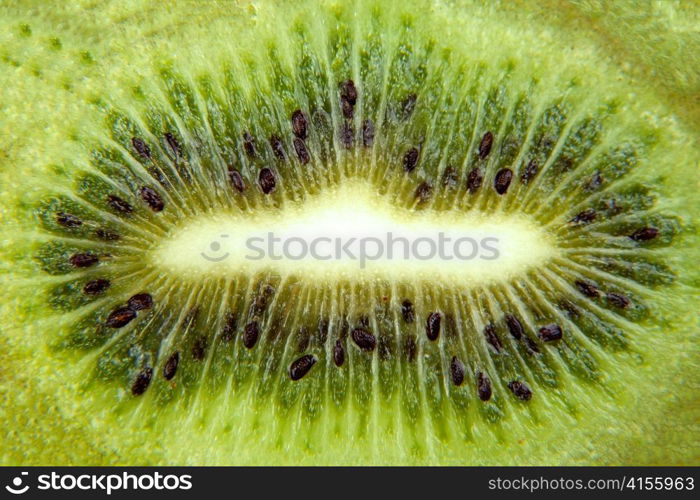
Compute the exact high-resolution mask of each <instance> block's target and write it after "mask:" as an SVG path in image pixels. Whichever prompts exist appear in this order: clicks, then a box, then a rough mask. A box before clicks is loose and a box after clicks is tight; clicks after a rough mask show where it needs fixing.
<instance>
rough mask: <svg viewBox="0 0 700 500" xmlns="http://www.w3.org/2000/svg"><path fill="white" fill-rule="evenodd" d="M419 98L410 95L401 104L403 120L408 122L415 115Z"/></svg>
mask: <svg viewBox="0 0 700 500" xmlns="http://www.w3.org/2000/svg"><path fill="white" fill-rule="evenodd" d="M417 100H418V96H417V95H416V94H409V95H408V96H406V98H405V99H404V100H403V102H402V103H401V119H402V120H404V121H405V120H408V119H409V118H410V117H411V115H412V114H413V110H414V109H415V107H416V101H417Z"/></svg>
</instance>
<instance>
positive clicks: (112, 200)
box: [55, 79, 660, 401]
mask: <svg viewBox="0 0 700 500" xmlns="http://www.w3.org/2000/svg"><path fill="white" fill-rule="evenodd" d="M359 97H360V96H359V92H358V88H357V86H356V85H355V83H354V82H353V81H352V80H350V79H347V80H345V81H343V82H341V83H340V84H339V87H338V98H339V105H340V110H341V115H342V121H341V123H340V124H339V128H338V130H337V134H338V136H337V137H338V139H339V142H340V144H341V145H342V146H343V147H344V148H346V149H351V148H353V147H354V146H355V137H356V124H355V117H356V114H357V105H358V102H359ZM417 100H418V96H417V94H415V93H411V94H409V95H407V96H406V97H405V98H404V99H403V100H401V101H400V102H394V103H392V104H391V116H390V118H391V119H392V120H393V122H394V123H396V122H397V121H399V122H405V121H407V120H409V118H410V117H411V116H412V114H413V112H414V109H415V107H416V104H417ZM323 113H325V112H324V111H322V110H321V114H323ZM311 116H312V119H313V122H310V121H309V117H308V115H307V113H306V112H305V111H303V110H302V109H296V110H294V111H293V112H292V113H291V115H290V120H291V131H292V136H291V140H292V143H291V145H292V147H293V149H290V150H289V152H290V156H292V155H294V154H295V155H296V158H297V160H298V161H299V164H301V165H302V166H303V165H307V164H308V163H309V162H310V161H311V153H310V150H309V145H308V143H307V141H308V140H309V137H310V134H311V133H313V132H314V131H313V130H311V123H313V125H314V126H319V127H320V126H321V125H319V123H320V122H319V121H318V120H317V118H318V117H319V111H318V110H317V111H315V112H313V113H312V115H311ZM320 118H323V116H321V117H320ZM358 125H359V126H361V139H362V145H363V146H364V147H371V146H372V145H373V144H374V139H375V134H376V131H375V125H374V123H373V122H372V121H371V120H370V119H364V120H363V121H362V123H361V124H359V123H358ZM328 126H329V123H328V119H327V115H326V124H325V127H328ZM164 140H165V143H166V144H167V147H168V148H169V150H170V152H171V153H172V155H170V154H169V156H171V157H173V158H174V159H175V160H176V161H177V160H178V159H179V158H180V157H181V155H182V148H181V145H180V143H179V142H178V140H177V139H176V137H175V136H174V135H173V134H172V133H170V132H166V133H165V134H164ZM494 141H495V137H494V134H493V133H492V132H491V131H486V132H485V133H484V134H483V135H482V137H481V140H480V142H479V144H478V148H477V151H476V153H475V161H476V166H474V167H473V168H472V169H471V170H470V171H469V172H468V173H467V176H466V188H467V191H468V192H469V193H471V194H474V193H477V192H478V191H479V190H480V189H481V188H482V186H483V184H484V179H485V172H486V169H487V167H486V164H487V160H488V159H489V157H490V153H491V152H492V150H493V146H494ZM268 142H269V146H270V148H271V150H272V153H273V155H274V157H275V158H276V159H277V160H279V161H286V160H288V153H287V150H286V149H285V143H284V142H283V139H282V138H281V137H280V136H278V135H274V134H273V135H271V136H270V137H269V138H268ZM262 144H263V145H264V143H262ZM242 145H243V150H244V152H245V154H246V156H248V157H249V158H256V157H257V155H258V148H259V147H260V144H259V143H257V142H256V139H255V137H254V136H253V135H252V133H251V132H250V131H245V132H243V134H242ZM131 147H132V149H133V151H134V152H135V155H136V156H137V157H138V158H139V159H140V160H141V161H142V162H143V163H144V166H145V167H147V169H148V171H149V172H151V174H152V175H153V177H154V178H155V179H156V180H159V181H160V183H161V185H163V186H165V185H166V184H165V179H164V178H163V176H162V174H161V173H160V172H159V171H158V170H156V169H155V167H154V166H153V165H154V163H155V161H154V157H153V155H152V152H151V148H150V147H149V145H148V144H147V143H146V142H145V141H144V140H143V139H141V138H140V137H132V138H131ZM400 154H401V156H399V157H398V158H397V159H396V160H397V161H398V162H400V163H401V165H402V167H403V171H404V172H405V173H406V174H411V173H413V172H414V171H416V169H417V167H418V165H419V164H420V163H421V161H424V160H422V159H421V155H422V154H425V153H424V151H423V143H422V140H421V141H418V143H417V144H408V145H406V149H404V150H402V152H401V153H400ZM539 160H540V161H542V158H540V159H539ZM561 160H562V161H563V162H565V163H568V166H567V167H566V168H567V169H569V168H571V163H572V160H571V159H570V158H563V157H562V158H561ZM149 164H150V165H151V166H150V167H149V166H148V165H149ZM539 169H540V165H539V163H538V160H537V159H529V160H528V162H527V164H526V165H525V166H524V168H523V169H522V171H521V173H520V182H521V183H522V184H525V185H526V184H528V183H529V182H530V181H531V180H532V179H534V178H535V177H536V176H537V175H538V172H539ZM226 174H227V179H228V182H230V184H231V187H232V188H233V189H234V190H235V191H237V192H239V193H243V192H244V191H245V190H246V188H247V181H246V179H245V178H244V177H243V175H242V174H241V171H239V170H238V169H236V168H235V167H234V166H233V165H229V166H228V170H227V172H226ZM515 175H516V174H515V173H514V171H513V170H512V169H510V168H501V169H500V170H498V171H497V172H496V173H495V176H494V180H493V189H494V190H495V192H496V193H497V194H498V195H500V196H504V195H506V194H507V193H508V190H509V189H510V186H511V184H512V183H513V181H514V177H515ZM438 182H441V183H442V185H443V187H445V188H452V187H455V186H457V185H459V183H460V173H459V172H458V170H457V169H456V168H455V167H454V166H452V165H448V166H447V167H446V169H445V172H444V174H443V176H442V179H441V181H438ZM604 182H605V179H603V177H602V176H601V174H600V172H595V173H594V174H593V175H592V177H591V178H590V179H588V181H587V182H586V183H584V185H583V189H584V190H588V191H595V190H597V189H599V188H600V186H602V185H603V183H604ZM254 183H255V181H254V180H251V181H250V184H253V185H254ZM277 183H278V176H277V174H276V173H275V170H274V169H273V167H272V166H264V167H262V168H261V169H260V170H259V171H258V179H257V184H258V186H259V188H260V190H261V191H262V193H263V194H265V195H268V194H271V193H273V192H275V190H276V188H277ZM436 185H437V184H436ZM433 190H434V187H433V185H432V184H431V183H430V182H428V181H427V180H422V181H420V182H419V183H418V184H417V187H416V189H415V191H414V198H415V200H416V201H417V203H425V202H427V201H428V200H429V199H430V198H431V197H432V196H433ZM124 198H125V197H120V196H117V195H115V194H109V195H107V197H106V199H103V200H102V203H106V206H107V207H108V208H109V209H110V210H111V211H112V212H113V213H116V214H117V215H121V216H129V215H130V214H132V213H133V212H134V211H135V207H136V206H137V205H138V204H139V203H141V202H143V203H145V205H146V206H147V207H148V208H150V210H151V211H153V212H161V211H162V210H164V208H165V202H164V200H163V197H162V196H161V194H160V193H159V191H158V190H157V189H156V188H154V187H152V186H145V185H140V184H137V185H136V187H135V193H134V195H133V197H127V198H128V199H129V201H127V200H126V199H124ZM578 210H580V208H579V209H578ZM599 210H600V213H598V212H597V211H596V210H595V209H593V208H587V209H584V210H580V211H578V213H576V214H575V215H573V217H571V218H570V219H569V224H570V225H572V226H583V225H586V224H590V223H592V222H594V221H596V220H597V219H598V218H601V217H602V216H603V215H605V214H606V213H608V212H611V213H615V214H617V213H620V211H621V210H622V209H621V208H620V207H618V206H616V201H615V200H611V201H609V202H606V204H605V205H604V206H603V207H602V208H599ZM55 221H56V223H57V224H58V225H60V226H62V227H64V228H68V229H71V228H78V227H81V226H87V227H88V228H89V229H93V227H92V226H91V225H90V221H88V220H86V221H83V220H81V219H80V218H79V217H77V216H75V215H73V214H70V213H67V212H63V211H59V212H56V213H55ZM576 229H578V227H576ZM95 234H96V235H97V236H98V237H99V238H100V239H102V240H105V241H112V240H116V239H119V237H120V236H119V235H118V234H116V233H114V232H112V231H110V230H107V229H105V228H97V229H95ZM659 234H660V230H659V229H657V228H655V227H651V226H647V227H641V228H638V229H636V230H634V231H633V232H629V233H628V232H625V233H624V234H623V235H622V237H625V238H629V239H631V240H633V241H635V242H640V243H641V242H646V241H650V240H654V239H655V238H657V237H658V236H659ZM105 257H109V256H105V255H102V254H101V255H99V256H98V255H96V254H94V253H92V252H89V251H87V252H80V253H75V254H73V255H71V256H70V258H69V262H70V264H71V266H73V267H75V268H87V267H90V266H94V265H96V264H97V263H99V262H100V259H101V258H105ZM574 285H575V287H576V289H577V290H578V291H579V292H580V293H581V294H583V295H584V296H585V297H588V298H591V299H604V300H606V301H607V302H608V303H609V304H610V305H612V306H615V307H617V308H622V309H624V308H627V307H629V306H630V304H631V301H630V299H629V298H628V297H626V296H625V295H623V294H621V293H617V292H608V291H606V290H604V289H601V288H599V286H598V285H597V284H596V283H592V282H589V281H586V280H582V279H580V280H576V281H575V282H574ZM110 286H111V283H110V281H109V280H107V279H104V278H98V279H93V280H90V281H87V282H86V283H84V285H83V287H82V292H83V294H85V295H88V296H96V295H99V294H102V293H104V292H105V291H106V290H108V289H109V288H110ZM273 293H274V289H272V287H270V286H266V287H263V288H262V289H261V292H260V293H259V294H258V295H257V296H256V298H255V300H254V302H253V304H252V305H251V309H250V311H249V314H248V316H247V317H246V318H247V319H246V320H245V321H241V323H244V325H243V331H242V333H241V342H242V344H243V345H244V346H245V347H246V348H247V349H252V348H253V347H255V345H256V344H257V343H258V340H259V337H260V335H261V325H263V324H264V323H263V321H262V315H263V313H264V311H265V309H266V307H267V306H268V304H269V302H270V298H271V296H272V294H273ZM559 305H560V308H561V309H562V310H565V311H566V312H567V313H568V314H569V317H571V318H575V317H578V315H579V311H578V310H577V309H576V307H575V306H574V304H572V303H571V302H569V301H567V300H566V299H562V300H561V302H560V303H559ZM152 307H153V299H152V297H151V295H150V294H148V293H139V294H136V295H133V296H132V297H130V298H129V300H128V301H127V304H126V305H125V306H121V307H118V308H116V309H114V310H113V311H112V312H111V313H110V314H109V316H108V317H107V319H106V321H105V325H106V326H108V327H110V328H121V327H123V326H125V325H127V324H129V323H130V322H131V321H132V320H133V319H135V318H136V317H137V315H138V313H139V311H143V310H147V309H150V308H152ZM197 312H198V309H197V308H193V309H192V310H191V311H190V312H189V313H188V314H187V315H186V317H185V320H184V321H183V325H184V327H185V328H189V326H190V325H191V324H192V323H193V321H194V318H195V316H196V314H197ZM400 312H401V318H402V319H403V322H404V323H406V324H411V323H414V322H415V321H416V311H415V309H414V305H413V303H412V302H411V301H410V300H408V299H406V300H403V301H402V303H401V306H400ZM445 321H446V324H445V327H446V328H445V331H446V333H448V334H449V333H450V331H451V329H450V316H449V315H447V316H445ZM504 322H505V326H506V327H507V332H509V333H510V335H511V336H512V338H513V339H515V340H516V341H519V342H520V343H522V344H523V345H524V346H526V347H527V349H528V351H529V353H530V354H532V353H539V352H540V350H539V349H540V347H538V344H537V343H536V342H535V341H534V340H532V339H531V338H530V337H529V336H528V334H527V333H526V329H525V327H524V326H523V323H522V322H521V320H520V319H518V317H517V316H515V315H513V314H506V315H505V317H504ZM238 324H239V318H237V317H236V315H235V314H234V313H228V314H227V316H226V317H225V319H224V322H223V327H222V330H221V335H220V339H221V340H222V341H223V342H224V343H229V342H232V341H233V340H234V338H235V335H236V331H237V328H238ZM442 326H443V325H442V315H441V314H440V313H439V312H429V313H428V315H427V317H426V319H425V334H426V337H427V339H428V340H429V341H431V342H436V341H438V339H439V336H440V331H441V327H442ZM328 328H329V322H328V320H325V322H323V321H322V322H320V323H319V339H322V340H321V342H325V341H326V338H327V335H328ZM504 332H505V330H504ZM533 333H534V334H535V335H536V338H538V339H539V340H540V341H541V342H545V343H550V342H556V341H558V340H561V339H562V338H563V330H562V327H561V326H560V325H559V324H556V323H550V324H545V325H543V326H539V327H535V328H534V330H533ZM295 335H297V336H298V338H297V340H298V342H297V344H296V350H297V351H298V353H299V354H302V353H304V352H305V351H306V350H307V349H308V348H309V346H310V345H311V333H310V331H309V329H308V328H307V327H302V328H300V329H299V330H298V332H297V333H295ZM348 337H349V338H350V339H351V340H352V342H353V343H354V344H355V345H356V346H357V347H358V348H359V349H360V350H362V351H365V352H372V351H374V350H375V349H376V350H377V351H378V353H379V356H380V359H387V358H388V357H389V355H390V353H391V348H392V347H391V346H390V343H389V341H387V338H386V337H385V336H382V334H381V333H380V334H379V335H378V336H375V334H373V333H372V329H371V328H370V320H369V317H367V316H362V317H360V318H358V326H357V327H355V328H353V329H351V328H350V325H349V323H348V322H347V320H344V322H343V325H342V327H341V332H340V335H339V338H337V339H336V340H335V343H334V345H333V349H332V357H333V362H334V364H335V365H336V366H337V367H342V366H343V365H344V363H345V357H346V353H345V350H346V346H347V340H346V339H347V338H348ZM483 338H484V340H485V342H486V344H487V346H489V348H490V349H491V350H492V351H493V352H494V353H495V354H501V353H502V352H503V351H504V344H503V343H502V340H501V338H499V333H498V331H497V328H496V325H495V324H494V323H487V324H486V325H485V326H484V328H483ZM540 345H541V344H540ZM207 348H208V338H207V337H206V336H203V335H202V336H199V337H195V338H193V342H192V347H191V355H192V358H193V359H194V360H195V361H201V360H203V359H204V358H205V355H206V351H207ZM399 349H400V352H401V354H402V355H403V356H404V357H405V359H406V360H407V361H408V362H413V361H415V360H416V357H417V352H418V343H417V338H416V337H415V336H413V335H407V336H405V337H404V338H403V341H402V345H401V346H400V347H399ZM180 358H181V353H180V351H175V352H173V353H172V354H170V356H169V357H168V358H167V360H166V361H165V363H164V365H163V368H162V374H163V377H164V379H165V380H172V379H173V378H174V377H175V375H176V373H177V369H178V365H179V363H180ZM317 362H318V359H317V357H316V356H314V355H313V354H302V355H301V356H299V357H298V358H297V359H295V360H294V361H293V362H292V363H291V364H290V365H289V368H288V375H289V377H290V379H291V380H293V381H298V380H300V379H302V378H303V377H305V376H306V375H307V374H309V373H310V372H311V370H312V368H313V366H314V365H315V364H316V363H317ZM152 376H153V368H151V367H145V368H143V369H142V370H141V371H140V372H139V373H138V374H137V376H136V377H135V379H134V381H133V384H132V387H131V391H132V393H133V394H134V395H140V394H143V393H144V392H145V391H146V389H147V388H148V386H149V384H150V382H151V379H152ZM467 376H468V374H467V368H466V366H465V364H464V363H463V362H462V360H461V359H459V357H458V356H456V355H454V356H452V358H451V360H450V364H449V377H450V380H451V382H452V384H453V385H455V386H461V385H463V384H464V382H465V379H466V378H467ZM475 378H476V390H477V394H478V397H479V399H480V400H482V401H489V400H490V399H491V397H492V384H491V379H490V378H489V376H488V375H487V374H486V373H485V372H483V371H477V372H476V374H475ZM508 388H509V390H510V391H511V392H512V393H513V395H514V396H515V397H516V398H517V399H519V400H522V401H528V400H530V399H531V397H532V391H531V389H530V388H529V387H528V385H527V384H526V383H525V382H523V381H520V380H511V381H510V382H509V383H508Z"/></svg>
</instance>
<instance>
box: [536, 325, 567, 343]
mask: <svg viewBox="0 0 700 500" xmlns="http://www.w3.org/2000/svg"><path fill="white" fill-rule="evenodd" d="M562 335H563V333H562V331H561V327H560V326H559V325H557V324H556V323H552V324H549V325H545V326H543V327H541V328H540V338H541V339H542V340H544V341H545V342H553V341H555V340H559V339H561V338H562Z"/></svg>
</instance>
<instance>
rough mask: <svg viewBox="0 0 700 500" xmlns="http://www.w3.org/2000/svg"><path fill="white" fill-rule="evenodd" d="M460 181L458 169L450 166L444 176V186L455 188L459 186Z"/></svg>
mask: <svg viewBox="0 0 700 500" xmlns="http://www.w3.org/2000/svg"><path fill="white" fill-rule="evenodd" d="M458 180H459V175H458V174H457V169H455V168H454V167H453V166H452V165H448V166H447V168H446V169H445V173H444V174H442V185H443V186H444V187H454V186H456V185H457V181H458Z"/></svg>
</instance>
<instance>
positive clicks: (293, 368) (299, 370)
mask: <svg viewBox="0 0 700 500" xmlns="http://www.w3.org/2000/svg"><path fill="white" fill-rule="evenodd" d="M316 361H317V360H316V356H314V355H313V354H304V355H303V356H302V357H300V358H299V359H296V360H294V361H293V362H292V364H291V365H290V366H289V378H291V379H292V380H294V381H297V380H300V379H301V378H302V377H304V375H306V374H307V373H309V370H311V368H312V367H313V366H314V365H315V364H316Z"/></svg>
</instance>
